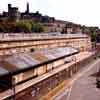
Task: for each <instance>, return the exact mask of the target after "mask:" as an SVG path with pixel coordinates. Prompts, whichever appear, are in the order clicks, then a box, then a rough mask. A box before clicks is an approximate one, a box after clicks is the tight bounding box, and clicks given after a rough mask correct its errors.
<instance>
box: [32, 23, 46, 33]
mask: <svg viewBox="0 0 100 100" xmlns="http://www.w3.org/2000/svg"><path fill="white" fill-rule="evenodd" d="M32 32H37V33H40V32H44V27H43V25H42V24H40V23H32Z"/></svg>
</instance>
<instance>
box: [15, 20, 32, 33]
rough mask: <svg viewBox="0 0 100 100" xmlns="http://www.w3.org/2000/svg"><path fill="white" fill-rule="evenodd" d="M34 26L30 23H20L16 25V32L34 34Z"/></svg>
mask: <svg viewBox="0 0 100 100" xmlns="http://www.w3.org/2000/svg"><path fill="white" fill-rule="evenodd" d="M31 30H32V25H31V23H30V22H29V21H19V22H17V23H16V32H25V33H28V32H29V33H30V32H32V31H31Z"/></svg>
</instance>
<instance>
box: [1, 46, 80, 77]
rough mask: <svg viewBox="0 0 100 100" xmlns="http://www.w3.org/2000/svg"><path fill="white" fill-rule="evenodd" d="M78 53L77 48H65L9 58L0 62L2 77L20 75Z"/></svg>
mask: <svg viewBox="0 0 100 100" xmlns="http://www.w3.org/2000/svg"><path fill="white" fill-rule="evenodd" d="M78 52H79V51H78V50H77V49H75V48H72V47H63V48H55V49H44V50H41V51H36V52H30V53H19V54H14V55H12V56H7V57H4V58H2V60H1V61H0V76H3V75H7V74H11V75H12V74H16V73H20V72H23V71H25V70H29V69H32V68H36V67H38V66H40V65H42V64H45V63H49V62H50V61H54V60H57V59H60V58H62V57H66V56H70V55H73V54H76V53H78Z"/></svg>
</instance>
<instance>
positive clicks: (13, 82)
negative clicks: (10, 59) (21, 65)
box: [12, 77, 16, 100]
mask: <svg viewBox="0 0 100 100" xmlns="http://www.w3.org/2000/svg"><path fill="white" fill-rule="evenodd" d="M15 84H16V83H15V78H14V77H13V78H12V92H13V100H16V98H15V95H16V90H15Z"/></svg>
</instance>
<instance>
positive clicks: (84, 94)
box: [55, 61, 100, 100]
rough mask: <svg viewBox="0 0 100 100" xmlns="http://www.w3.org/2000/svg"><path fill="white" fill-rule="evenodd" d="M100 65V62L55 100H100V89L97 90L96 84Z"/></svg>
mask: <svg viewBox="0 0 100 100" xmlns="http://www.w3.org/2000/svg"><path fill="white" fill-rule="evenodd" d="M99 65H100V61H99V62H98V63H96V64H95V65H94V66H93V68H92V69H90V70H89V71H88V72H86V73H85V74H84V75H83V76H81V77H80V78H79V79H78V80H76V81H75V82H74V83H73V85H72V88H70V89H67V90H66V91H63V92H62V93H61V94H60V95H59V96H58V97H57V98H56V99H55V100H100V89H98V88H96V84H95V83H96V80H95V78H96V77H95V75H96V73H97V71H98V69H99ZM89 67H90V66H89Z"/></svg>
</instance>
